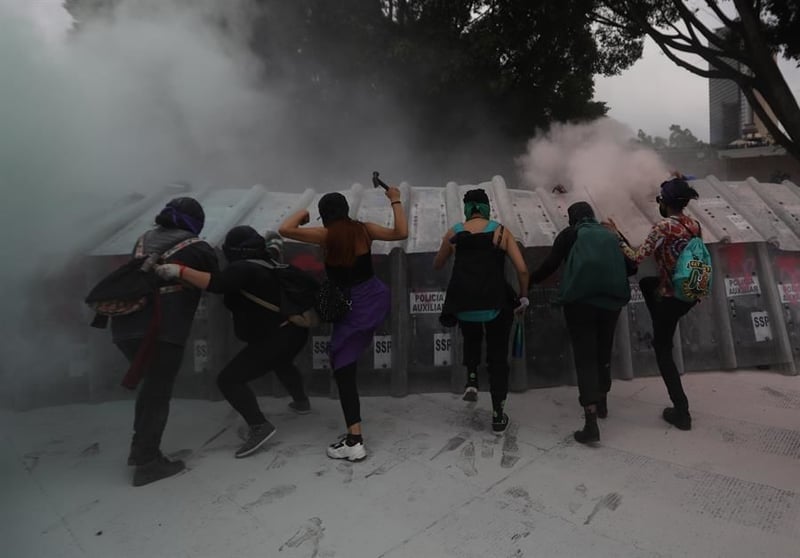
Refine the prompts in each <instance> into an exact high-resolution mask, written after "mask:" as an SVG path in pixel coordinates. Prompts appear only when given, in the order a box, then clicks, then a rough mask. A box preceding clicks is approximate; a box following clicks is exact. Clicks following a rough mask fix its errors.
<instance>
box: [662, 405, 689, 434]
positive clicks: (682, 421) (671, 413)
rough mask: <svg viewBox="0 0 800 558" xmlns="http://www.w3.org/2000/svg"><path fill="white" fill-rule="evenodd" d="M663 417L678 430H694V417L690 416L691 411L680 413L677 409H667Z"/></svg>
mask: <svg viewBox="0 0 800 558" xmlns="http://www.w3.org/2000/svg"><path fill="white" fill-rule="evenodd" d="M661 416H662V417H663V418H664V420H665V421H667V422H668V423H670V424H671V425H672V426H674V427H675V428H677V429H678V430H691V429H692V415H690V414H689V411H684V412H679V411H677V410H676V409H675V407H667V408H666V409H664V412H663V413H661Z"/></svg>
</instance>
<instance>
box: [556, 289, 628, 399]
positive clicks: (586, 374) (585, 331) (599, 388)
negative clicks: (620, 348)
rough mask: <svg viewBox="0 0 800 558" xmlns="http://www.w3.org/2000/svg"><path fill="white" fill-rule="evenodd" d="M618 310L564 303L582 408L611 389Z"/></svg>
mask: <svg viewBox="0 0 800 558" xmlns="http://www.w3.org/2000/svg"><path fill="white" fill-rule="evenodd" d="M619 313H620V311H619V310H607V309H605V308H598V307H597V306H593V305H591V304H580V303H574V304H565V305H564V317H565V318H566V320H567V330H568V331H569V337H570V341H571V342H572V354H573V357H574V359H575V371H576V373H577V376H578V401H579V402H580V404H581V405H582V406H583V407H586V406H588V405H594V404H596V403H597V402H598V401H600V400H601V399H602V398H603V397H605V396H606V394H607V393H608V392H609V390H610V389H611V350H612V348H613V345H614V329H615V328H616V326H617V319H618V318H619Z"/></svg>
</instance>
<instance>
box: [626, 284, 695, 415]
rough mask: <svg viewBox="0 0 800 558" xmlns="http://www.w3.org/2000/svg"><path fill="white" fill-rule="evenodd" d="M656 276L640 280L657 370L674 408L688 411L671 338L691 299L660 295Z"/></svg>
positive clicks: (690, 304) (687, 403) (690, 305)
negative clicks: (684, 299) (651, 325)
mask: <svg viewBox="0 0 800 558" xmlns="http://www.w3.org/2000/svg"><path fill="white" fill-rule="evenodd" d="M658 283H659V280H658V277H645V278H643V279H641V280H640V281H639V288H641V289H642V296H643V297H644V301H645V304H647V309H648V310H649V311H650V318H651V319H652V320H653V349H654V350H655V352H656V362H658V371H659V372H661V377H662V378H663V379H664V384H665V385H666V386H667V393H669V398H670V400H671V401H672V404H673V405H674V406H675V410H676V411H678V412H679V413H687V412H689V400H688V399H687V398H686V394H685V393H684V391H683V384H681V375H680V373H679V372H678V367H677V366H676V365H675V360H674V359H673V358H672V338H673V337H674V336H675V329H676V328H677V327H678V321H679V320H680V319H681V317H683V316H684V315H685V314H686V313H687V312H688V311H689V310H691V309H692V307H693V306H694V303H693V302H683V301H682V300H678V299H677V298H673V297H669V296H664V297H662V296H660V295H659V294H658V292H657V289H658Z"/></svg>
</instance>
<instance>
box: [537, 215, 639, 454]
mask: <svg viewBox="0 0 800 558" xmlns="http://www.w3.org/2000/svg"><path fill="white" fill-rule="evenodd" d="M567 215H568V217H569V226H568V227H567V228H565V229H564V230H562V231H561V232H560V233H558V235H557V236H556V238H555V240H554V241H553V248H552V249H551V250H550V253H549V254H548V255H547V257H546V258H545V259H544V261H543V262H542V263H541V264H540V265H539V267H538V268H537V269H536V270H535V271H534V272H533V273H531V282H532V283H540V282H541V281H544V280H545V279H547V278H548V277H549V276H550V275H552V274H553V273H554V272H555V271H556V270H557V269H558V268H559V266H560V265H561V264H562V263H563V264H564V267H563V272H562V275H561V284H560V293H559V299H560V302H561V303H562V304H563V306H564V317H565V318H566V321H567V330H568V331H569V336H570V341H571V343H572V354H573V358H574V359H575V371H576V374H577V376H578V401H579V403H580V405H581V407H583V410H584V419H585V421H584V426H583V429H582V430H578V431H576V432H575V433H574V437H575V440H576V441H578V442H580V443H582V444H587V443H591V442H598V441H599V440H600V429H599V428H598V426H597V418H598V417H600V418H606V417H607V416H608V399H607V396H608V392H609V390H610V389H611V349H612V346H613V344H614V329H615V327H616V325H617V319H618V318H619V313H620V310H621V309H622V307H623V306H625V305H626V304H627V303H628V301H629V300H630V296H631V290H630V285H629V283H628V275H629V274H632V273H635V267H634V266H633V265H632V263H631V266H630V267H629V266H627V265H626V259H625V257H624V256H623V253H622V251H621V250H620V248H619V245H618V241H617V236H615V235H614V234H613V233H611V232H610V231H608V230H607V229H606V228H605V227H603V226H602V225H601V224H600V223H598V222H597V220H596V219H595V215H594V210H593V209H592V207H591V206H590V205H589V204H588V203H586V202H583V201H581V202H577V203H574V204H572V205H571V206H569V208H567Z"/></svg>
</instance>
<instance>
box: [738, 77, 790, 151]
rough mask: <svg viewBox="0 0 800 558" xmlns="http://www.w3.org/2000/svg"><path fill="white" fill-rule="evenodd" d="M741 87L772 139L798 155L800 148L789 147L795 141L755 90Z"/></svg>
mask: <svg viewBox="0 0 800 558" xmlns="http://www.w3.org/2000/svg"><path fill="white" fill-rule="evenodd" d="M741 89H742V94H743V95H744V96H745V97H746V98H747V102H748V103H750V107H751V108H752V109H753V112H755V113H756V114H757V115H758V117H759V118H760V119H761V122H763V123H764V126H766V128H767V130H768V131H769V133H770V135H772V139H774V140H775V141H776V142H778V143H779V144H781V145H782V146H784V147H785V148H786V150H787V151H789V152H790V153H792V154H793V155H795V156H797V154H800V150H798V149H797V148H796V147H795V148H794V149H793V148H791V147H789V146H790V145H794V142H793V141H792V140H791V139H790V138H789V137H788V136H787V135H786V134H784V133H783V132H782V131H781V129H780V127H779V126H778V125H777V124H776V123H775V121H774V120H773V119H772V115H770V114H769V113H768V112H767V110H766V109H765V108H764V105H763V104H762V103H761V101H760V100H759V98H758V97H757V96H756V94H755V91H754V90H753V89H752V88H749V87H742V88H741Z"/></svg>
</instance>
